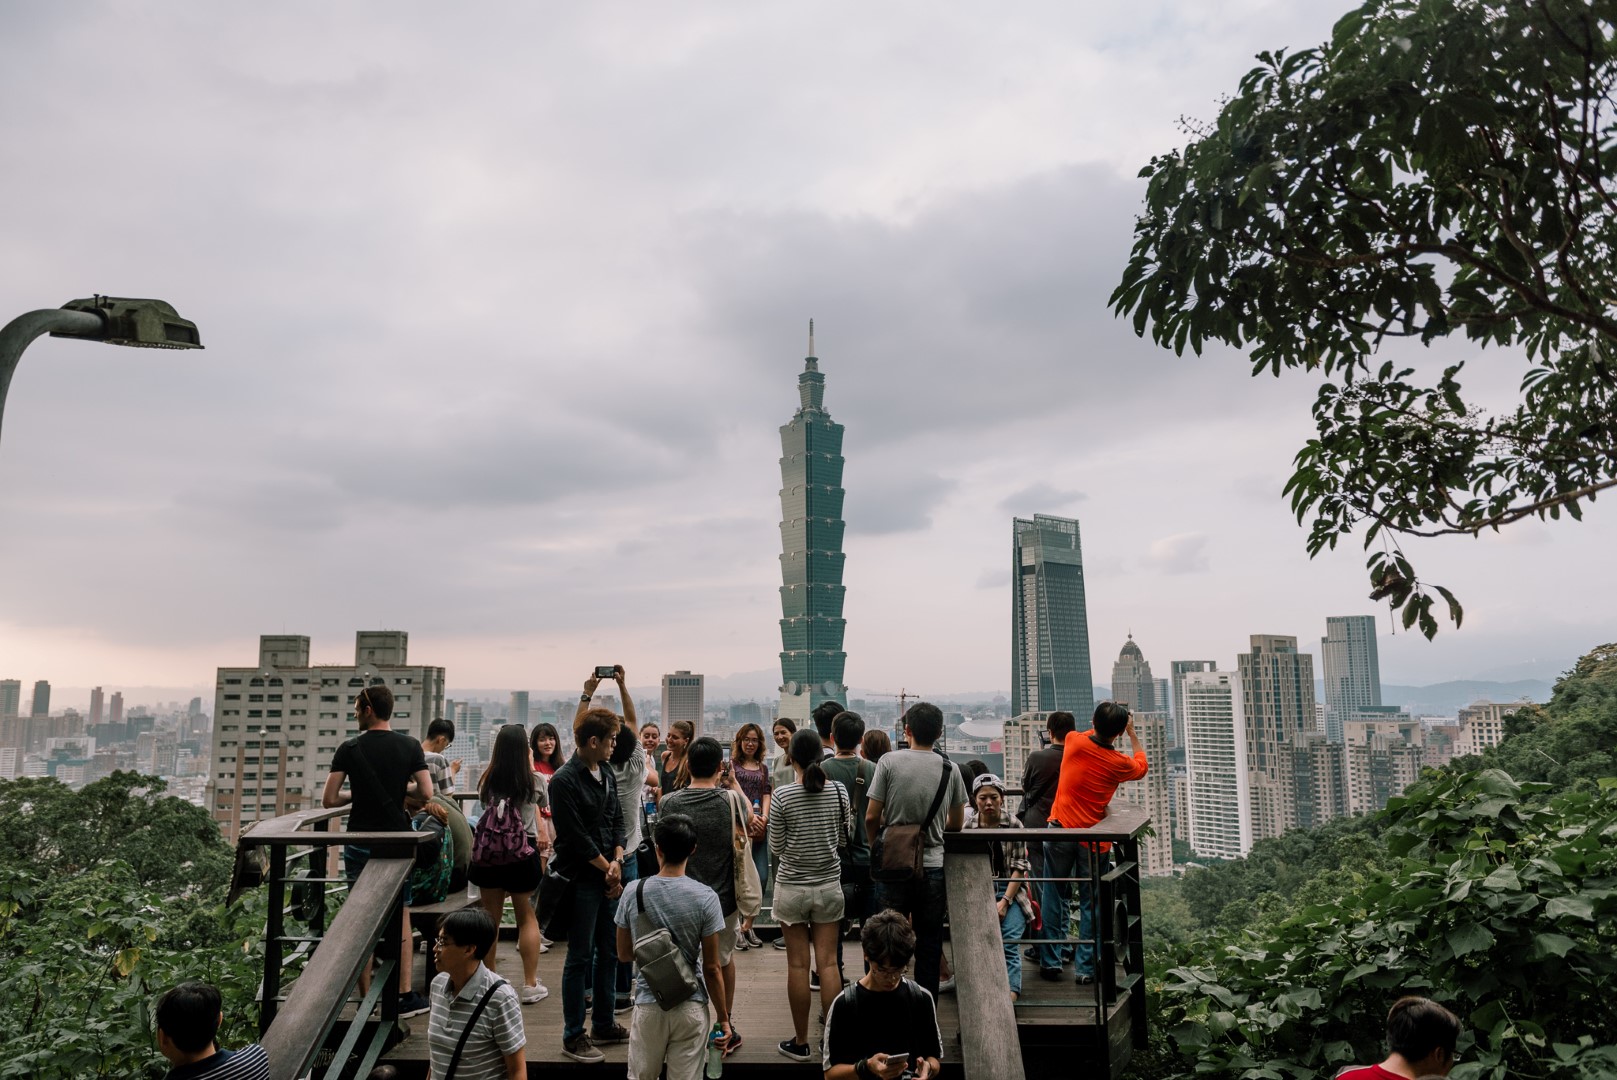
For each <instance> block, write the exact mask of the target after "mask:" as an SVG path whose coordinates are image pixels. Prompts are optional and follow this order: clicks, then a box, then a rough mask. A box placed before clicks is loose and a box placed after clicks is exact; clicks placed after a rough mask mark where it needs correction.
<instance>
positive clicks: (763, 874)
mask: <svg viewBox="0 0 1617 1080" xmlns="http://www.w3.org/2000/svg"><path fill="white" fill-rule="evenodd" d="M752 865H753V866H756V867H757V868H758V891H759V892H760V893H762V892H763V889H764V886H765V885H767V884H769V841H767V840H754V841H753V842H752Z"/></svg>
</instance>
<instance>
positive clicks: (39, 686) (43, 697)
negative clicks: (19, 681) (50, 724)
mask: <svg viewBox="0 0 1617 1080" xmlns="http://www.w3.org/2000/svg"><path fill="white" fill-rule="evenodd" d="M50 714H51V684H50V682H49V681H47V680H45V679H41V680H39V681H38V682H36V683H35V684H34V701H33V704H32V705H31V706H30V707H29V709H28V715H29V716H32V717H34V718H36V719H38V718H39V717H43V716H49V715H50Z"/></svg>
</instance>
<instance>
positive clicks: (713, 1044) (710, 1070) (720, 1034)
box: [702, 1024, 725, 1080]
mask: <svg viewBox="0 0 1617 1080" xmlns="http://www.w3.org/2000/svg"><path fill="white" fill-rule="evenodd" d="M724 1042H725V1040H724V1029H723V1028H722V1027H720V1026H719V1025H718V1024H714V1025H713V1033H712V1034H711V1035H709V1036H708V1038H707V1068H706V1069H704V1070H703V1072H702V1075H703V1076H705V1077H706V1078H707V1080H719V1077H721V1076H723V1075H724Z"/></svg>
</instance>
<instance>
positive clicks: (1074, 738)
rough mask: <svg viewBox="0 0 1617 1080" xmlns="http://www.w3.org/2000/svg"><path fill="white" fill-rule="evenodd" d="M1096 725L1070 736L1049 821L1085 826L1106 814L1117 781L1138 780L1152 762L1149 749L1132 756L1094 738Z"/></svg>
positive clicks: (1120, 782) (1077, 827)
mask: <svg viewBox="0 0 1617 1080" xmlns="http://www.w3.org/2000/svg"><path fill="white" fill-rule="evenodd" d="M1094 734H1095V732H1094V729H1093V728H1091V729H1090V730H1089V731H1075V732H1073V733H1072V734H1070V735H1068V736H1067V742H1066V746H1065V747H1064V749H1063V752H1062V755H1061V779H1060V780H1059V781H1058V782H1057V784H1056V801H1055V803H1054V805H1052V806H1051V807H1050V819H1049V824H1052V825H1053V824H1055V823H1056V822H1058V821H1059V822H1061V825H1062V827H1063V828H1067V829H1083V828H1087V827H1089V826H1090V825H1093V824H1095V823H1096V822H1098V821H1100V819H1101V818H1103V817H1105V816H1106V807H1107V806H1108V805H1110V803H1111V801H1112V795H1113V794H1114V793H1115V792H1116V791H1117V785H1119V784H1124V783H1127V782H1128V781H1130V780H1138V779H1140V778H1141V777H1142V776H1144V775H1145V773H1146V770H1147V768H1149V766H1148V765H1147V763H1146V760H1145V751H1144V750H1141V751H1139V752H1137V753H1135V754H1134V755H1133V756H1132V757H1131V756H1129V755H1127V754H1122V753H1119V752H1118V751H1116V750H1114V749H1112V748H1111V747H1110V746H1102V745H1101V744H1100V743H1098V742H1096V741H1095V739H1094Z"/></svg>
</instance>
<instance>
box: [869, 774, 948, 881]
mask: <svg viewBox="0 0 1617 1080" xmlns="http://www.w3.org/2000/svg"><path fill="white" fill-rule="evenodd" d="M938 760H939V761H941V762H942V763H943V773H942V775H940V776H939V777H938V793H937V795H935V796H934V797H933V799H932V809H930V810H928V811H927V812H926V817H925V818H923V819H922V820H921V822H920V823H919V824H903V825H888V826H887V827H886V828H884V829H882V831H881V836H880V837H872V838H871V841H870V877H871V880H873V881H886V882H899V881H914V880H915V879H916V878H919V877H921V876H922V874H923V873H924V868H923V867H922V865H921V858H922V855H923V853H924V851H925V848H926V832H927V830H928V829H929V828H931V827H932V819H933V818H935V817H937V816H938V808H939V807H941V806H942V805H943V796H944V795H945V794H946V793H947V792H948V790H949V777H950V776H951V775H953V769H954V763H953V762H951V761H949V760H948V759H947V758H942V757H940V758H939V759H938Z"/></svg>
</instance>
